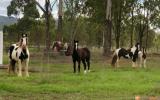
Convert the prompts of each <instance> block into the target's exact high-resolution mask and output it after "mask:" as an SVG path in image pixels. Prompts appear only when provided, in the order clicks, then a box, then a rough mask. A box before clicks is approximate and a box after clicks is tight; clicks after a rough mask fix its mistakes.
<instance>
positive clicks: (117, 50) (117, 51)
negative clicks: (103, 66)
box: [115, 48, 121, 56]
mask: <svg viewBox="0 0 160 100" xmlns="http://www.w3.org/2000/svg"><path fill="white" fill-rule="evenodd" d="M120 49H121V48H119V49H116V51H115V53H116V55H117V56H118V53H119V50H120Z"/></svg>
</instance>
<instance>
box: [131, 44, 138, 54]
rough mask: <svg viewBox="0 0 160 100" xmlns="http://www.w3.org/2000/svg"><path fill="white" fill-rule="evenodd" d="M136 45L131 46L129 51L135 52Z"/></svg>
mask: <svg viewBox="0 0 160 100" xmlns="http://www.w3.org/2000/svg"><path fill="white" fill-rule="evenodd" d="M136 49H137V48H136V46H133V47H132V48H131V52H132V53H133V54H134V53H135V51H136Z"/></svg>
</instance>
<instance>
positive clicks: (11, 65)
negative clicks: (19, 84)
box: [9, 60, 16, 72]
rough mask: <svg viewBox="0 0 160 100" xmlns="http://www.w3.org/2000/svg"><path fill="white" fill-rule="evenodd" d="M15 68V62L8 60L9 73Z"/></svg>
mask: <svg viewBox="0 0 160 100" xmlns="http://www.w3.org/2000/svg"><path fill="white" fill-rule="evenodd" d="M15 68H16V61H15V60H10V64H9V72H10V71H11V70H12V71H13V72H15Z"/></svg>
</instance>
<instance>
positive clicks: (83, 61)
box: [82, 59, 87, 74]
mask: <svg viewBox="0 0 160 100" xmlns="http://www.w3.org/2000/svg"><path fill="white" fill-rule="evenodd" d="M82 63H83V66H84V74H86V73H87V71H86V62H85V59H83V60H82Z"/></svg>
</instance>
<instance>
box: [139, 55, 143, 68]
mask: <svg viewBox="0 0 160 100" xmlns="http://www.w3.org/2000/svg"><path fill="white" fill-rule="evenodd" d="M142 62H143V58H142V56H140V62H139V67H142Z"/></svg>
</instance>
